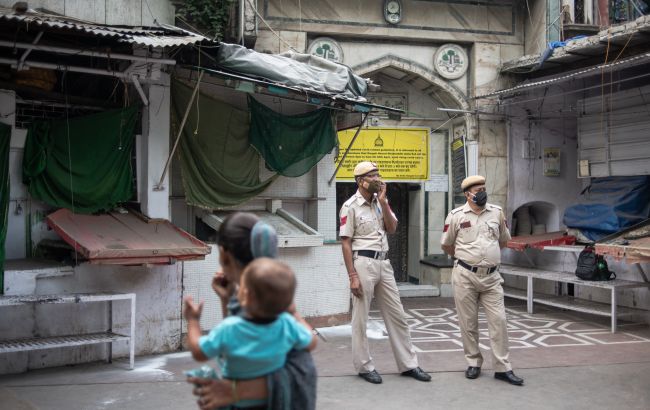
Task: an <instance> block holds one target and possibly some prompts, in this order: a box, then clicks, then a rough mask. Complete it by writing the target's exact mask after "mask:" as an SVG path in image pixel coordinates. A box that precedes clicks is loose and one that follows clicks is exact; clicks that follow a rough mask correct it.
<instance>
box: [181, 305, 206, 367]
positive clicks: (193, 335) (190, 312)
mask: <svg viewBox="0 0 650 410" xmlns="http://www.w3.org/2000/svg"><path fill="white" fill-rule="evenodd" d="M184 302H185V306H184V309H183V315H184V316H185V320H187V344H188V346H189V348H190V352H192V357H193V358H194V360H197V361H199V362H205V361H207V360H208V357H206V356H205V355H204V354H203V352H202V351H201V348H200V347H199V338H200V337H201V325H200V323H199V320H200V319H201V310H203V302H201V303H199V304H198V305H196V304H195V303H194V302H193V301H192V297H191V296H187V297H186V298H185V300H184Z"/></svg>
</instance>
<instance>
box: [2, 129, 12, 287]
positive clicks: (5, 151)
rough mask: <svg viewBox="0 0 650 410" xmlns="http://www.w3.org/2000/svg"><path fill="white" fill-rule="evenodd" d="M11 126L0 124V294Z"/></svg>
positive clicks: (3, 262) (7, 200)
mask: <svg viewBox="0 0 650 410" xmlns="http://www.w3.org/2000/svg"><path fill="white" fill-rule="evenodd" d="M10 143H11V126H10V125H7V124H3V123H0V223H1V225H0V294H2V293H4V289H5V281H4V273H5V269H4V266H5V239H6V238H7V223H8V210H9V146H10Z"/></svg>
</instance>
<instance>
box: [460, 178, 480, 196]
mask: <svg viewBox="0 0 650 410" xmlns="http://www.w3.org/2000/svg"><path fill="white" fill-rule="evenodd" d="M483 184H485V177H484V176H482V175H472V176H470V177H467V178H465V179H463V182H462V183H461V184H460V189H462V190H463V192H464V191H467V190H468V189H470V188H471V187H473V186H474V185H483Z"/></svg>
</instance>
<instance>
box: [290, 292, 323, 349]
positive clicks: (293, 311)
mask: <svg viewBox="0 0 650 410" xmlns="http://www.w3.org/2000/svg"><path fill="white" fill-rule="evenodd" d="M287 312H288V313H290V314H292V315H293V317H294V318H296V320H297V321H298V323H300V324H301V325H303V326H304V327H306V328H307V330H309V332H310V333H311V343H309V346H307V347H306V348H305V349H307V350H308V351H310V352H311V351H312V350H314V349H315V348H316V345H317V344H318V338H317V337H316V334H315V333H314V328H313V327H311V325H310V324H309V323H307V321H306V320H305V318H304V317H302V316H301V315H300V313H298V311H297V310H296V304H295V303H292V304H291V306H289V309H287Z"/></svg>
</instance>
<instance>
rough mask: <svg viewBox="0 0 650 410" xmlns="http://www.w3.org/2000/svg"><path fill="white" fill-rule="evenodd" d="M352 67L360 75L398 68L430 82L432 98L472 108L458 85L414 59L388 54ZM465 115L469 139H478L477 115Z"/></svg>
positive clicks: (464, 108)
mask: <svg viewBox="0 0 650 410" xmlns="http://www.w3.org/2000/svg"><path fill="white" fill-rule="evenodd" d="M351 68H352V70H353V71H354V72H355V73H356V74H357V75H360V76H367V75H370V74H372V73H377V72H380V71H381V70H383V69H387V68H392V69H396V70H399V71H403V72H404V73H407V74H409V75H415V76H418V77H420V78H422V79H423V80H425V81H426V82H428V83H429V84H430V86H429V87H427V88H428V90H426V91H427V92H428V93H429V94H430V95H431V97H432V98H435V99H437V100H439V101H440V102H442V103H444V104H446V105H447V106H448V107H449V108H457V109H461V110H468V111H469V110H471V104H470V103H469V101H468V100H467V97H466V96H465V95H464V94H463V92H462V91H461V90H460V89H459V88H458V87H456V86H455V85H454V84H452V83H451V82H449V81H447V80H445V79H443V78H441V77H440V76H438V75H437V74H436V73H435V72H434V71H433V70H431V69H429V68H427V67H425V66H423V65H421V64H419V63H416V62H414V61H410V60H407V59H405V58H402V57H398V56H396V55H392V54H387V55H385V56H382V57H379V58H377V59H375V60H371V61H368V62H365V63H362V64H357V65H355V66H354V67H351ZM464 117H465V125H466V129H467V139H468V140H476V135H477V123H476V118H475V116H473V115H471V114H465V115H464Z"/></svg>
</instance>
